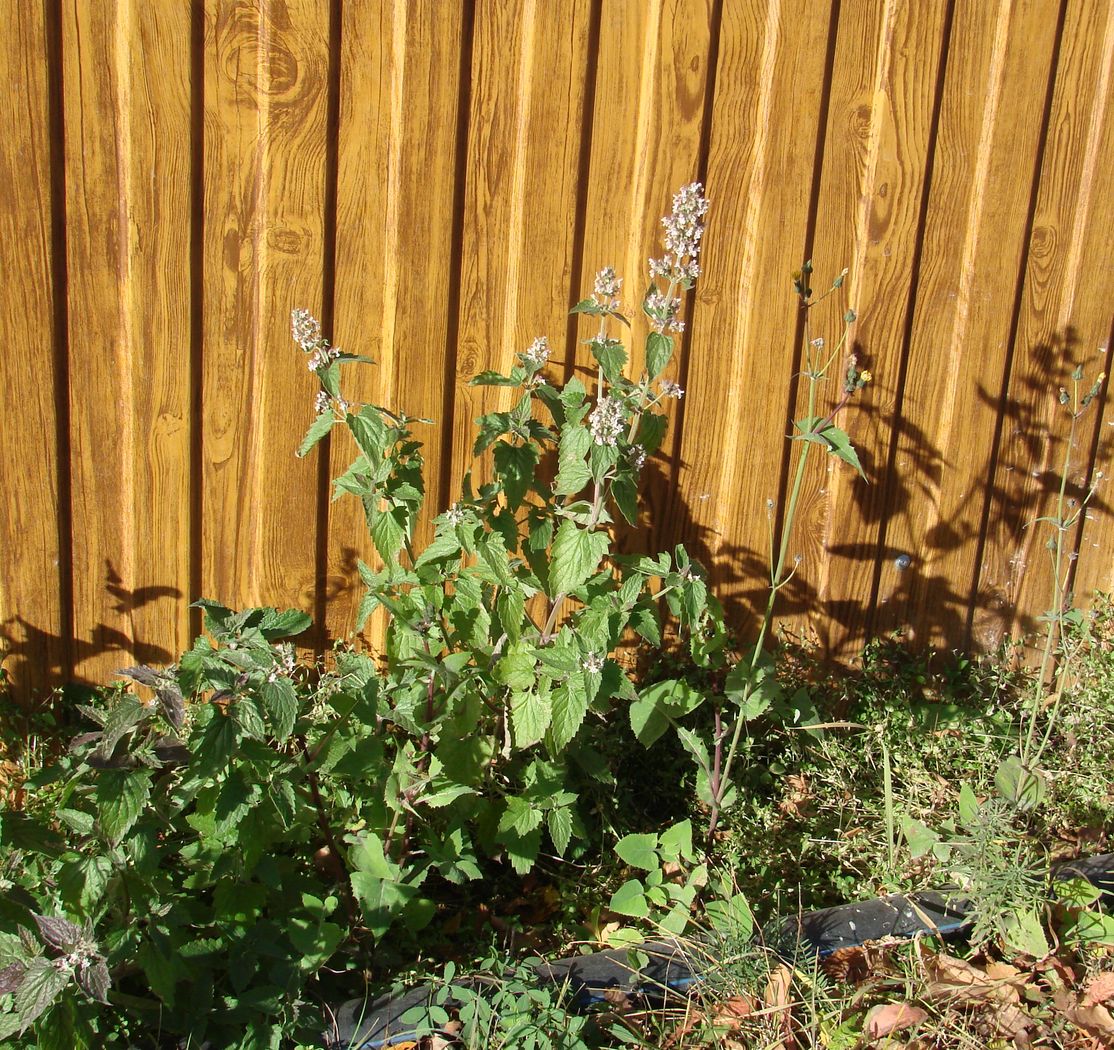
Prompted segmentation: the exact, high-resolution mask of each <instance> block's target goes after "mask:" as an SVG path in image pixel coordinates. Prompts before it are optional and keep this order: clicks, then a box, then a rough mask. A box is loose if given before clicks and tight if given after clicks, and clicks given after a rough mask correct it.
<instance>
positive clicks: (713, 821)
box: [708, 372, 818, 839]
mask: <svg viewBox="0 0 1114 1050" xmlns="http://www.w3.org/2000/svg"><path fill="white" fill-rule="evenodd" d="M817 382H818V380H817V377H816V375H814V374H813V373H812V372H809V373H808V416H809V418H810V419H811V418H812V417H813V415H814V414H815V411H816V385H817ZM811 447H812V446H811V442H808V441H805V442H802V443H801V451H800V455H799V457H798V459H797V470H796V473H795V474H794V476H793V487H792V489H791V490H790V493H789V504H788V506H787V507H786V511H785V519H784V520H783V521H782V525H781V542H780V544H779V545H778V555H777V562H776V564H774V565H773V566H772V567H771V568H772V571H771V573H770V593H769V596H768V597H767V599H766V611H765V613H764V614H763V616H762V626H761V627H760V628H759V631H758V640H757V641H756V642H755V644H754V651H753V653H752V655H751V659H750V670H749V673H748V675H747V686H746V690H745V692H744V693H743V699H742V703H741V704H740V708H742V707H745V706H746V703H747V701H748V700H749V699H750V697H751V696H752V695H753V692H754V676H755V672H756V671H757V670H758V661H759V659H760V658H761V655H762V647H763V645H764V644H765V641H766V636H767V635H768V634H769V631H770V625H771V624H772V622H773V618H774V602H775V600H776V598H777V592H778V588H779V587H780V586H781V577H782V574H783V573H784V572H785V559H786V556H787V554H788V552H789V540H790V538H791V536H792V532H793V522H794V519H795V518H796V515H797V503H798V501H799V500H800V497H801V489H802V487H803V484H804V479H805V467H806V466H807V465H808V453H809V449H810V448H811ZM744 722H745V719H744V718H743V717H742V714H741V713H740V714H739V716H738V717H737V718H736V719H735V728H734V731H733V732H732V734H731V744H730V746H729V747H728V749H727V759H726V761H725V762H724V766H723V775H722V777H720V778H719V784H718V785H717V787H716V789H715V790H714V791H713V793H712V811H711V815H710V816H709V818H708V837H709V839H710V838H711V836H712V834H713V833H714V832H715V830H716V827H717V825H718V824H719V815H720V811H721V809H722V804H723V789H724V786H725V785H727V784H729V783H730V777H731V767H732V766H733V765H734V762H735V756H736V755H737V754H738V750H739V739H740V737H741V736H742V732H743V724H744Z"/></svg>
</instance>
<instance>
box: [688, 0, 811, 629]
mask: <svg viewBox="0 0 1114 1050" xmlns="http://www.w3.org/2000/svg"><path fill="white" fill-rule="evenodd" d="M830 10H831V9H830V5H829V4H827V3H821V4H817V3H807V2H804V0H770V2H768V3H739V4H725V5H724V8H723V23H722V26H721V29H720V47H719V65H718V69H717V74H716V92H715V99H714V101H713V114H712V128H711V143H710V153H709V160H708V187H707V192H708V197H709V199H710V200H711V201H712V202H713V204H712V208H711V210H710V212H709V222H708V230H707V233H706V234H705V243H706V249H705V256H704V274H703V276H702V277H701V279H700V280H699V281H698V282H697V285H696V303H695V309H694V311H693V315H692V318H691V321H690V324H691V328H692V334H691V344H690V351H689V352H690V355H691V356H690V359H689V364H688V391H687V394H686V399H687V400H686V407H685V413H684V431H683V433H682V435H681V444H680V463H679V464H678V467H679V469H678V473H677V488H676V491H675V494H674V497H673V503H672V506H671V517H670V528H671V530H672V531H673V532H674V533H675V534H677V535H679V536H680V537H681V538H682V539H683V540H684V541H685V542H686V544H687V545H688V546H689V548H690V549H691V550H692V551H693V552H694V553H695V554H696V555H697V556H698V557H700V558H701V560H702V561H704V562H705V564H708V565H712V566H714V568H715V578H716V580H717V583H718V588H717V593H719V594H721V595H722V597H723V598H724V601H725V605H726V608H727V612H728V615H729V617H730V618H731V619H732V620H733V621H734V623H735V624H736V625H738V626H743V627H745V628H748V629H749V628H750V627H752V626H753V624H754V614H755V612H756V610H757V607H758V605H759V603H763V604H764V596H763V580H764V579H765V578H768V575H769V569H768V567H767V551H768V547H769V543H768V536H767V511H766V504H767V500H771V501H776V500H777V497H778V484H779V481H778V479H779V472H780V467H781V464H782V462H783V456H784V455H785V452H786V444H787V442H786V440H785V438H786V433H787V430H786V429H785V428H786V414H787V406H788V393H789V386H790V383H791V379H792V374H793V371H794V359H795V358H794V354H795V347H794V334H795V329H796V324H797V306H796V302H795V300H794V297H793V294H792V283H791V280H790V274H791V272H792V271H793V270H794V269H796V268H798V267H799V266H800V264H801V261H802V259H801V253H802V251H803V246H804V243H805V235H806V226H807V221H808V207H809V195H810V192H811V186H812V180H813V160H814V156H813V154H814V148H815V136H816V132H817V128H818V124H819V114H820V105H821V97H822V85H823V79H824V64H825V53H826V49H827V42H828V30H829V22H830Z"/></svg>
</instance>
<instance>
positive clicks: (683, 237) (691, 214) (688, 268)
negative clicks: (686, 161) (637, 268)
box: [650, 182, 708, 287]
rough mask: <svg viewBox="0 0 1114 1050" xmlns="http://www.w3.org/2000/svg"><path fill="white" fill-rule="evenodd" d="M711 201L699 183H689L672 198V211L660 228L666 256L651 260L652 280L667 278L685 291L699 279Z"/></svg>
mask: <svg viewBox="0 0 1114 1050" xmlns="http://www.w3.org/2000/svg"><path fill="white" fill-rule="evenodd" d="M707 211H708V201H707V199H706V198H705V197H704V191H703V187H702V186H701V185H700V183H699V182H690V183H689V184H688V185H687V186H682V187H681V189H680V190H679V191H678V192H677V193H676V194H675V195H674V197H673V211H672V212H671V214H669V215H666V216H665V217H664V218H663V219H662V220H661V224H662V226H664V227H665V237H664V238H663V243H664V245H665V255H664V256H662V258H660V259H651V260H650V276H651V277H667V278H668V279H669V280H671V281H678V282H680V283H682V284H684V285H685V286H686V287H687V286H689V285H691V284H692V282H693V281H695V280H696V279H697V278H698V277H699V276H700V266H699V264H698V263H697V261H696V260H697V256H698V255H699V254H700V239H701V238H702V237H703V236H704V216H705V214H706V213H707Z"/></svg>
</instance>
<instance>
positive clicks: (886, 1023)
mask: <svg viewBox="0 0 1114 1050" xmlns="http://www.w3.org/2000/svg"><path fill="white" fill-rule="evenodd" d="M927 1020H928V1014H927V1012H926V1011H924V1010H922V1009H921V1008H920V1007H919V1006H913V1005H912V1004H911V1003H886V1004H885V1005H884V1006H876V1007H874V1008H873V1009H872V1010H871V1011H870V1013H868V1014H867V1015H866V1026H865V1027H864V1029H863V1034H864V1035H866V1037H867V1038H868V1039H881V1038H882V1037H883V1036H887V1035H889V1034H890V1033H891V1032H900V1031H901V1030H902V1029H903V1028H911V1027H912V1026H913V1025H916V1024H920V1023H921V1022H922V1021H927Z"/></svg>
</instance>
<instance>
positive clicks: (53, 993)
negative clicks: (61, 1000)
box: [13, 957, 70, 1032]
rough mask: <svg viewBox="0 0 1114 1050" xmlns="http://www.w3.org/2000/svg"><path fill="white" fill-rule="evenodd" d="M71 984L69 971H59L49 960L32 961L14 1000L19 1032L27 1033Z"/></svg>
mask: <svg viewBox="0 0 1114 1050" xmlns="http://www.w3.org/2000/svg"><path fill="white" fill-rule="evenodd" d="M69 983H70V971H69V970H67V969H59V968H58V967H56V966H55V965H54V963H53V962H52V961H51V960H49V959H43V958H41V957H40V958H38V959H32V960H31V961H30V962H29V963H28V964H27V972H26V973H25V974H24V977H23V983H22V984H21V985H20V987H19V990H18V991H17V992H16V993H15V997H14V999H13V1006H14V1007H15V1013H16V1016H17V1017H18V1018H19V1025H20V1029H19V1030H20V1031H21V1032H23V1031H26V1030H27V1029H28V1028H29V1027H30V1026H31V1024H33V1023H34V1022H35V1021H36V1020H37V1019H38V1018H39V1017H40V1016H42V1014H43V1013H44V1012H45V1011H46V1010H47V1009H48V1008H49V1007H50V1006H51V1004H52V1003H53V1002H54V1001H55V1000H56V999H57V998H58V996H59V995H61V994H62V992H63V991H64V990H65V988H66V986H67V985H68V984H69Z"/></svg>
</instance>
